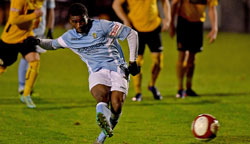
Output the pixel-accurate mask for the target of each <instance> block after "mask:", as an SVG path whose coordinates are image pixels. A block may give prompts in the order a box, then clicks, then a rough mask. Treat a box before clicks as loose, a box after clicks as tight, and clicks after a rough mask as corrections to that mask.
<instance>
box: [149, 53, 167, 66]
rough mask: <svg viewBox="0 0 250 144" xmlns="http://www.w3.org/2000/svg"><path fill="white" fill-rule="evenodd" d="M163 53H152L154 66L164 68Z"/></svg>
mask: <svg viewBox="0 0 250 144" xmlns="http://www.w3.org/2000/svg"><path fill="white" fill-rule="evenodd" d="M163 58H164V57H163V54H162V53H160V54H153V55H152V61H153V67H155V68H157V69H162V68H163V66H164V65H163Z"/></svg>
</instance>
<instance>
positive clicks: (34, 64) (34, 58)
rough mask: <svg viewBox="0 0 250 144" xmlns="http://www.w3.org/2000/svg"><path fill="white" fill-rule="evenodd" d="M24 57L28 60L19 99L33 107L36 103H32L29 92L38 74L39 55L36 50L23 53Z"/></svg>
mask: <svg viewBox="0 0 250 144" xmlns="http://www.w3.org/2000/svg"><path fill="white" fill-rule="evenodd" d="M25 59H26V60H27V61H28V62H29V68H28V70H27V72H26V80H25V86H24V91H23V95H22V96H23V97H21V101H23V102H25V103H26V105H27V107H29V108H35V107H36V105H35V104H34V103H33V101H32V99H31V97H30V94H31V90H32V88H33V86H34V84H35V80H36V78H37V75H38V71H39V67H40V56H39V54H38V53H37V52H30V53H28V54H27V55H25Z"/></svg>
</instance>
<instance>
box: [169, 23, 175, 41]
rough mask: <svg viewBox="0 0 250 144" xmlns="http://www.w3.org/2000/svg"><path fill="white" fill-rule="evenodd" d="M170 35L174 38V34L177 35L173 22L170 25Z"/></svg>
mask: <svg viewBox="0 0 250 144" xmlns="http://www.w3.org/2000/svg"><path fill="white" fill-rule="evenodd" d="M169 35H170V37H171V38H173V37H174V35H175V27H174V24H173V23H170V26H169Z"/></svg>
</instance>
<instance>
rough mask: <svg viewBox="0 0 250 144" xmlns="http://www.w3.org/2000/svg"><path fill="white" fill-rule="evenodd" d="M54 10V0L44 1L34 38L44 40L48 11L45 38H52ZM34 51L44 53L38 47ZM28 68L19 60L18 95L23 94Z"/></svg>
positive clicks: (22, 60) (24, 62) (26, 64)
mask: <svg viewBox="0 0 250 144" xmlns="http://www.w3.org/2000/svg"><path fill="white" fill-rule="evenodd" d="M54 8H55V0H44V2H43V6H42V8H41V10H42V12H43V16H42V19H41V22H40V23H39V27H38V28H35V29H34V30H33V32H34V36H35V37H38V38H44V34H45V29H46V17H47V15H46V14H47V9H48V24H47V28H48V33H47V38H53V36H52V32H53V28H54ZM36 50H37V52H38V53H44V52H45V51H46V50H44V49H41V48H40V47H39V46H37V48H36ZM28 67H29V65H28V62H27V61H26V60H25V59H24V58H21V60H20V63H19V68H18V81H19V88H18V92H19V93H20V95H22V94H23V90H24V86H25V75H26V72H27V69H28Z"/></svg>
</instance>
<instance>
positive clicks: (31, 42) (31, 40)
mask: <svg viewBox="0 0 250 144" xmlns="http://www.w3.org/2000/svg"><path fill="white" fill-rule="evenodd" d="M23 43H24V44H25V45H31V46H34V45H39V44H40V40H39V39H37V38H35V37H33V36H29V37H28V38H27V39H25V40H24V41H23Z"/></svg>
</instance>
